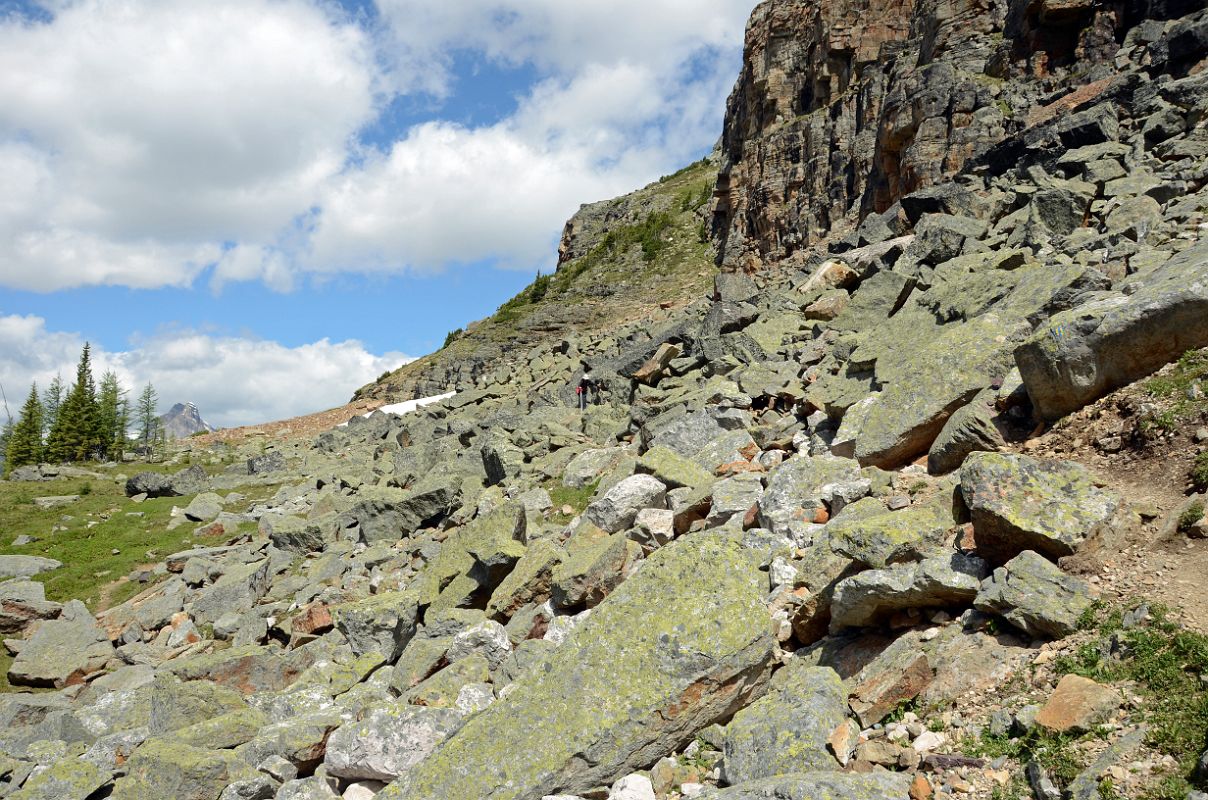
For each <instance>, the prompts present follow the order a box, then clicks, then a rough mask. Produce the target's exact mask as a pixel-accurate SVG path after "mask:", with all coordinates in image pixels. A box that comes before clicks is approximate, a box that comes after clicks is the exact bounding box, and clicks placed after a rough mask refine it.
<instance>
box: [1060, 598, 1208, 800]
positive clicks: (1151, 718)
mask: <svg viewBox="0 0 1208 800" xmlns="http://www.w3.org/2000/svg"><path fill="white" fill-rule="evenodd" d="M1150 614H1151V619H1150V621H1149V622H1148V623H1146V624H1144V625H1140V626H1137V627H1134V628H1130V629H1128V630H1125V629H1124V628H1123V625H1122V619H1123V614H1122V613H1121V611H1120V610H1119V609H1108V610H1105V611H1104V612H1103V613H1102V614H1101V615H1100V616H1099V618H1098V620H1097V626H1096V627H1095V632H1096V636H1095V638H1094V640H1092V641H1090V642H1087V643H1086V644H1084V645H1082V646H1081V647H1079V648H1078V649H1077V650H1076V651H1075V652H1074V654H1073V655H1072V656H1063V657H1061V658H1059V659H1058V660H1057V661H1056V662H1055V666H1056V668H1057V670H1058V672H1060V673H1062V674H1065V673H1073V674H1076V675H1082V676H1083V677H1086V678H1090V679H1092V680H1096V681H1099V682H1103V683H1131V684H1133V685H1134V686H1135V687H1136V689H1137V690H1138V691H1139V693H1140V694H1141V695H1142V696H1143V697H1144V698H1145V703H1144V706H1143V708H1142V709H1141V711H1140V716H1141V718H1142V720H1143V721H1144V722H1145V723H1146V724H1147V725H1148V726H1149V736H1148V743H1149V744H1150V745H1151V746H1153V747H1154V748H1156V749H1158V750H1159V751H1161V752H1163V753H1166V754H1169V755H1171V756H1173V757H1174V758H1175V759H1176V760H1177V761H1178V762H1179V773H1178V774H1177V775H1174V776H1171V777H1169V778H1168V779H1167V780H1166V781H1164V783H1163V784H1162V786H1161V787H1159V788H1158V789H1156V790H1155V791H1154V792H1153V793H1151V795H1149V796H1150V797H1151V798H1153V799H1154V800H1167V798H1174V797H1180V798H1181V797H1185V796H1186V792H1187V791H1188V790H1189V788H1190V783H1189V777H1190V775H1191V772H1192V770H1193V769H1194V768H1195V764H1196V761H1197V760H1198V758H1199V756H1200V754H1201V753H1203V751H1204V747H1205V744H1206V743H1208V687H1205V684H1204V681H1203V679H1202V677H1201V676H1203V675H1208V636H1204V635H1202V634H1199V633H1195V632H1193V631H1189V630H1185V629H1183V628H1181V627H1179V626H1178V625H1176V624H1174V623H1173V622H1170V621H1169V620H1168V619H1167V614H1166V611H1165V609H1163V608H1162V607H1160V606H1154V607H1151V609H1150ZM1113 643H1114V644H1115V652H1114V653H1112V644H1113ZM1105 654H1111V655H1105Z"/></svg>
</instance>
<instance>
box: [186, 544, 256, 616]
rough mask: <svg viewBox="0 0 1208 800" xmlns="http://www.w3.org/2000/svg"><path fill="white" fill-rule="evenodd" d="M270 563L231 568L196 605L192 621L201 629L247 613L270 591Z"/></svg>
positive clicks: (205, 590)
mask: <svg viewBox="0 0 1208 800" xmlns="http://www.w3.org/2000/svg"><path fill="white" fill-rule="evenodd" d="M269 572H270V570H269V562H268V561H267V560H264V561H254V562H252V563H251V564H240V565H238V566H234V567H231V568H229V569H228V570H227V571H226V572H225V573H223V576H222V577H221V578H219V579H218V580H217V582H215V583H214V585H213V586H210V587H208V588H206V589H203V590H202V591H201V593H200V594H198V595H197V599H196V600H194V601H193V606H192V615H193V620H194V621H195V622H197V623H198V624H199V625H200V624H203V623H210V622H216V621H217V620H218V619H219V618H220V617H222V616H223V615H224V614H227V613H229V612H232V611H235V612H244V611H249V610H251V608H252V606H254V605H256V603H258V602H259V601H260V598H262V597H264V594H265V592H267V591H268V587H269V577H270V576H269Z"/></svg>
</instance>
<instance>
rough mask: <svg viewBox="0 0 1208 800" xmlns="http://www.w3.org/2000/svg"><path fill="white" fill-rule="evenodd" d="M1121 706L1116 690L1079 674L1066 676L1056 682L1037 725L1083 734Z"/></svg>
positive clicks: (1039, 715) (1059, 731)
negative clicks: (1055, 686)
mask: <svg viewBox="0 0 1208 800" xmlns="http://www.w3.org/2000/svg"><path fill="white" fill-rule="evenodd" d="M1119 707H1120V695H1118V694H1117V693H1116V691H1115V690H1114V689H1111V688H1109V687H1107V686H1103V685H1101V684H1098V683H1095V682H1094V681H1092V680H1090V679H1088V678H1083V677H1080V676H1078V675H1066V676H1065V677H1064V678H1062V679H1061V682H1060V683H1058V684H1057V688H1056V689H1055V690H1054V691H1053V694H1052V695H1051V696H1050V697H1049V700H1048V702H1047V703H1045V704H1044V708H1042V709H1040V713H1039V714H1037V715H1036V724H1037V725H1040V726H1041V727H1043V728H1047V729H1048V730H1050V731H1054V732H1055V733H1083V732H1086V731H1089V730H1090V729H1091V728H1093V727H1095V726H1096V725H1098V724H1099V723H1101V722H1104V721H1105V720H1107V718H1108V717H1110V716H1111V715H1112V713H1113V712H1114V711H1115V710H1116V709H1117V708H1119Z"/></svg>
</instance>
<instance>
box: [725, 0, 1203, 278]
mask: <svg viewBox="0 0 1208 800" xmlns="http://www.w3.org/2000/svg"><path fill="white" fill-rule="evenodd" d="M1193 5H1194V4H1193V3H1190V2H1171V3H1165V4H1163V3H1143V2H1117V3H1103V2H1096V1H1095V0H918V1H917V2H915V0H857V1H855V2H823V3H814V2H804V1H803V0H769V2H765V3H763V4H761V5H760V6H759V7H758V8H757V9H756V10H755V13H754V15H753V16H752V18H751V21H750V24H749V26H748V29H747V38H746V57H745V59H744V65H743V72H742V76H741V77H740V78H739V81H738V84H737V86H736V87H735V89H734V93H733V94H732V95H731V97H730V101H729V105H728V108H727V116H726V125H725V132H724V134H723V163H722V168H721V174H720V176H719V180H718V186H717V197H718V200H717V205H716V214H715V216H714V221H713V226H714V232H715V234H716V237H717V242H718V247H719V251H720V260H721V261H722V263H723V264H724V265H725V266H727V267H729V268H733V269H746V270H752V269H758V268H760V267H762V266H764V265H766V264H770V263H775V262H778V261H781V260H783V259H786V258H791V257H793V256H794V255H800V254H802V252H803V250H804V249H805V248H807V247H808V246H809V245H811V244H813V243H816V242H818V241H819V240H821V239H822V238H824V237H826V236H828V235H831V234H832V233H833V232H836V231H839V232H842V231H845V230H847V229H849V228H851V227H853V226H854V225H855V224H856V223H858V222H859V221H860V220H861V219H863V218H865V217H867V216H868V215H869V214H879V213H882V212H884V211H886V210H887V209H890V208H892V207H893V206H894V204H895V203H896V202H897V201H898V200H899V199H900V198H901V197H903V196H904V195H907V194H909V193H911V192H914V191H917V190H919V189H923V188H926V187H928V186H932V185H935V184H937V183H939V182H941V181H944V180H947V179H950V178H952V177H953V176H955V175H957V174H958V173H960V172H961V170H962V168H963V167H964V166H965V165H966V164H967V163H969V162H970V160H971V159H974V158H975V157H977V156H980V155H983V154H985V153H986V152H987V151H988V150H989V149H990V148H991V147H992V146H993V145H994V144H996V143H998V142H1000V141H1002V140H1003V139H1004V138H1006V137H1008V136H1011V135H1014V134H1018V133H1020V132H1022V131H1024V130H1026V129H1027V128H1029V127H1031V126H1033V125H1035V124H1036V123H1037V121H1038V120H1039V119H1040V118H1041V117H1042V116H1043V112H1042V111H1041V109H1042V108H1043V107H1044V106H1046V105H1048V104H1051V103H1053V102H1054V101H1057V100H1059V99H1060V98H1062V97H1063V96H1067V95H1068V94H1069V93H1070V92H1071V91H1072V90H1074V89H1075V88H1077V87H1088V85H1089V87H1094V86H1095V85H1096V84H1097V83H1098V82H1099V81H1102V80H1110V79H1111V78H1112V77H1113V76H1114V75H1116V74H1117V64H1116V62H1115V58H1116V55H1117V51H1118V49H1119V46H1120V44H1121V43H1123V42H1125V41H1126V40H1129V39H1130V36H1131V41H1133V42H1136V41H1144V40H1145V39H1146V37H1151V36H1154V35H1155V31H1156V29H1155V28H1154V25H1159V24H1160V22H1161V21H1162V20H1165V19H1169V18H1173V17H1177V16H1180V15H1182V14H1185V13H1190V11H1191V10H1193ZM1099 88H1102V87H1101V86H1100V87H1099ZM1092 91H1093V89H1092Z"/></svg>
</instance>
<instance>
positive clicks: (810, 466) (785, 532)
mask: <svg viewBox="0 0 1208 800" xmlns="http://www.w3.org/2000/svg"><path fill="white" fill-rule="evenodd" d="M858 480H860V465H859V464H857V463H856V462H855V461H852V460H851V459H847V458H838V457H836V456H829V455H824V456H816V457H813V458H810V457H806V456H797V457H795V458H790V459H789V460H788V461H785V462H784V463H783V464H781V465H780V466H779V467H777V468H776V469H775V470H773V471H772V473H771V474H770V475H769V476H768V485H767V489H766V491H764V493H763V497H762V498H761V499H760V501H759V523H760V525H762V526H763V527H765V528H767V529H768V530H770V531H772V532H773V533H776V534H778V535H780V536H791V535H792V534H793V532H794V531H795V530H798V529H799V527H800V526H801V525H804V524H806V523H809V522H812V521H813V519H814V514H815V512H817V511H818V510H819V509H822V508H824V507H825V503H824V502H823V499H824V498H825V497H827V496H828V494H829V492H828V490H827V487H828V486H830V485H832V484H840V483H850V482H854V481H858Z"/></svg>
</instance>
